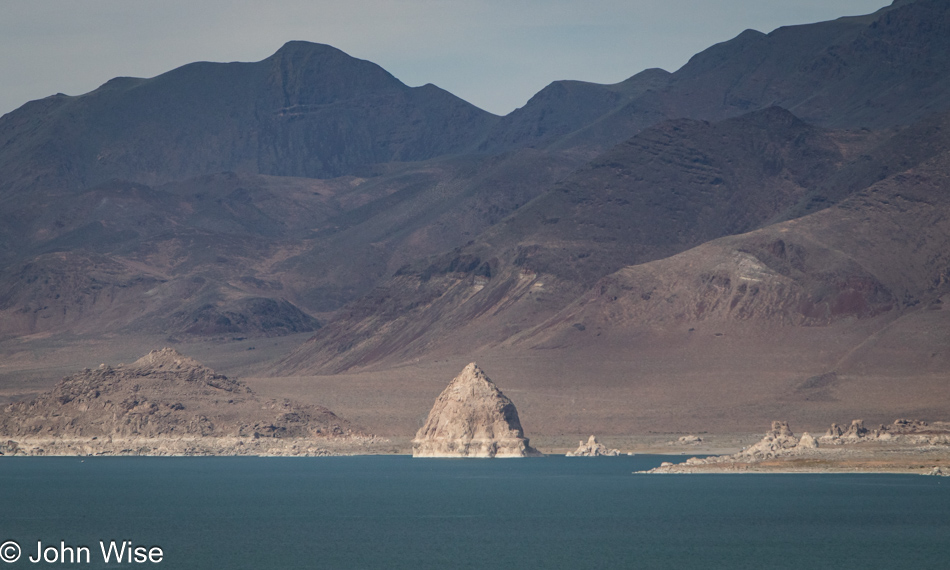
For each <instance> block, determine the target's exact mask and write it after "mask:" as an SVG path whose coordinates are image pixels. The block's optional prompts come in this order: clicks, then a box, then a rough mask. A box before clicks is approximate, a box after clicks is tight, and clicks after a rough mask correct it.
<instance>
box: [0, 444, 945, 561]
mask: <svg viewBox="0 0 950 570" xmlns="http://www.w3.org/2000/svg"><path fill="white" fill-rule="evenodd" d="M666 459H667V458H663V457H660V456H637V457H618V458H595V459H589V458H564V457H546V458H538V459H524V460H439V459H415V460H414V459H411V458H408V457H391V456H390V457H339V458H223V457H217V458H145V457H143V458H86V459H85V460H80V459H79V458H0V543H2V542H6V541H8V540H13V541H16V542H17V543H18V544H19V545H20V546H21V547H22V556H21V558H20V560H19V561H18V562H16V563H13V564H4V563H3V562H0V569H2V568H5V567H9V568H44V567H70V568H77V567H81V568H106V567H111V568H120V567H125V568H128V567H139V568H142V567H157V568H175V569H177V568H200V569H244V568H248V569H251V568H254V569H258V568H260V569H281V570H285V569H293V568H328V569H333V568H385V569H399V568H648V569H649V568H677V569H680V570H682V569H689V568H755V569H762V568H803V569H811V568H890V569H895V568H950V480H947V479H942V478H937V477H921V476H911V475H691V476H644V475H632V474H631V472H632V471H635V470H640V469H646V468H650V467H654V466H656V465H659V463H660V462H661V461H664V460H666ZM100 540H105V541H106V542H108V541H110V540H116V541H123V540H129V541H131V542H132V543H133V545H136V546H137V545H143V546H155V545H158V546H160V547H161V548H162V549H163V552H164V560H163V561H162V562H161V563H159V564H150V563H145V564H134V563H133V564H122V565H116V564H114V563H113V564H110V565H105V564H103V562H102V555H101V554H100V552H99V541H100ZM37 541H42V542H43V544H44V546H47V545H55V546H56V547H57V548H58V547H59V546H60V541H64V542H65V544H66V545H71V546H78V545H85V546H89V547H90V549H91V553H92V555H91V563H90V564H61V563H46V562H43V561H41V562H39V563H36V564H33V563H30V562H29V560H28V557H30V556H35V554H36V549H37V547H36V543H37Z"/></svg>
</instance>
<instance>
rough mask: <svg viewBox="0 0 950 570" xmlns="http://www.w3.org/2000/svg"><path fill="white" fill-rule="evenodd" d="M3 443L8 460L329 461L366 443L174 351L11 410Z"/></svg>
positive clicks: (325, 414)
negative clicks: (333, 450) (348, 444)
mask: <svg viewBox="0 0 950 570" xmlns="http://www.w3.org/2000/svg"><path fill="white" fill-rule="evenodd" d="M0 436H2V439H0V441H6V440H9V441H7V443H6V445H4V446H2V447H0V454H8V455H9V454H27V455H88V454H97V455H102V454H127V455H130V454H131V455H324V454H327V453H328V451H327V449H326V445H324V444H329V443H333V444H334V445H335V444H336V443H338V442H341V441H342V440H344V439H352V438H353V437H356V438H357V439H360V438H361V437H362V436H359V435H357V434H355V433H354V432H353V430H352V429H351V428H350V426H349V424H348V423H347V422H346V421H345V420H342V419H340V418H339V417H337V416H336V415H335V414H334V413H333V412H331V411H330V410H328V409H326V408H323V407H320V406H312V405H307V404H301V403H298V402H293V401H291V400H270V399H264V398H261V397H259V396H257V395H256V394H255V393H254V392H252V391H251V389H250V388H248V387H247V386H246V385H244V384H243V383H242V382H239V381H237V380H232V379H230V378H228V377H227V376H224V375H221V374H217V373H215V371H214V370H211V369H210V368H208V367H206V366H203V365H202V364H201V363H199V362H197V361H195V360H193V359H191V358H188V357H186V356H183V355H181V354H180V353H178V352H177V351H175V350H173V349H170V348H165V349H162V350H156V351H152V352H150V353H148V354H147V355H145V356H144V357H142V358H140V359H139V360H137V361H135V362H134V363H132V364H130V365H121V364H120V365H119V366H116V367H114V368H113V367H112V366H107V365H105V364H102V365H100V366H99V368H97V369H95V370H90V369H88V368H87V369H86V370H84V371H82V372H80V373H78V374H74V375H72V376H68V377H66V378H64V379H63V380H62V381H60V382H59V384H57V385H56V386H55V387H54V388H53V389H52V390H51V391H49V392H47V393H45V394H41V395H40V396H38V397H37V398H36V399H35V400H32V401H24V402H16V403H13V404H10V405H9V406H7V407H6V408H5V409H3V410H0ZM331 440H332V441H331Z"/></svg>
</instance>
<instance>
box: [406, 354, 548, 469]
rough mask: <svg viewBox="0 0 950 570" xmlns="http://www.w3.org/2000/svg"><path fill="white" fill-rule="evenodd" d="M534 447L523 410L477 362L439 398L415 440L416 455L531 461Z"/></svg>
mask: <svg viewBox="0 0 950 570" xmlns="http://www.w3.org/2000/svg"><path fill="white" fill-rule="evenodd" d="M528 455H540V454H539V453H538V452H537V451H536V450H535V449H533V448H532V447H531V446H529V445H528V439H527V438H526V437H525V436H524V432H523V431H522V429H521V422H520V421H519V420H518V410H516V409H515V405H514V404H512V403H511V400H509V399H508V398H506V397H505V395H504V394H502V393H501V390H499V389H498V387H497V386H495V384H494V383H493V382H492V381H491V379H489V378H488V376H486V375H485V373H484V372H482V370H481V369H480V368H479V367H478V366H476V365H475V363H474V362H473V363H471V364H469V365H468V366H466V367H465V369H464V370H462V372H461V373H460V374H459V375H458V376H456V377H455V379H454V380H452V382H451V383H450V384H449V385H448V387H447V388H446V389H445V390H443V391H442V393H441V394H439V397H438V398H437V399H436V401H435V405H434V406H432V411H430V412H429V417H428V419H426V423H425V425H424V426H422V429H420V430H419V431H418V432H417V433H416V438H415V439H414V440H412V456H413V457H525V456H528Z"/></svg>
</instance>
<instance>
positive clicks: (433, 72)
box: [0, 0, 890, 115]
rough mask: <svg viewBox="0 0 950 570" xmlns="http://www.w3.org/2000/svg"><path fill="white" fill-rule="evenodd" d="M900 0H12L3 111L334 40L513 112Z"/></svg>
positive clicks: (0, 12)
mask: <svg viewBox="0 0 950 570" xmlns="http://www.w3.org/2000/svg"><path fill="white" fill-rule="evenodd" d="M889 3H890V0H781V1H773V0H584V1H583V2H581V1H579V0H570V1H569V0H386V1H383V0H276V1H268V2H260V1H259V0H200V1H196V0H161V1H160V2H158V1H154V2H153V1H146V0H4V1H3V2H0V77H2V81H0V114H3V113H7V112H9V111H12V110H13V109H15V108H17V107H19V106H20V105H22V104H24V103H26V102H27V101H30V100H33V99H40V98H43V97H46V96H48V95H52V94H55V93H66V94H67V95H80V94H82V93H86V92H89V91H92V90H93V89H95V88H96V87H98V86H99V85H101V84H102V83H105V82H106V81H108V80H109V79H111V78H113V77H118V76H132V77H154V76H155V75H159V74H161V73H163V72H165V71H169V70H171V69H174V68H176V67H179V66H181V65H184V64H186V63H191V62H194V61H259V60H262V59H264V58H266V57H268V56H269V55H271V54H273V53H274V52H275V51H277V50H278V49H279V48H280V46H281V45H283V44H284V43H285V42H287V41H290V40H306V41H312V42H319V43H324V44H330V45H332V46H334V47H336V48H339V49H341V50H343V51H345V52H346V53H348V54H350V55H351V56H353V57H357V58H360V59H366V60H369V61H372V62H374V63H376V64H379V65H380V66H382V67H383V68H385V69H386V70H387V71H389V72H390V73H392V74H393V75H395V76H396V77H397V78H399V79H400V80H402V81H403V82H404V83H406V84H408V85H411V86H417V85H424V84H426V83H434V84H436V85H438V86H439V87H442V88H443V89H446V90H448V91H450V92H452V93H454V94H455V95H457V96H459V97H461V98H463V99H465V100H467V101H469V102H470V103H473V104H475V105H477V106H479V107H481V108H482V109H485V110H487V111H490V112H492V113H496V114H502V115H503V114H507V113H509V112H511V111H512V110H514V109H515V108H517V107H520V106H522V105H524V104H525V103H526V102H527V100H528V99H530V98H531V96H532V95H534V94H535V93H536V92H538V91H540V90H541V89H542V88H543V87H544V86H546V85H547V84H549V83H551V82H552V81H556V80H560V79H576V80H582V81H592V82H597V83H616V82H619V81H622V80H624V79H626V78H627V77H630V76H631V75H634V74H635V73H637V72H639V71H642V70H644V69H648V68H651V67H661V68H663V69H666V70H668V71H675V70H676V69H678V68H679V67H680V66H682V65H683V64H685V63H686V62H687V61H688V60H689V58H690V56H692V55H693V54H695V53H697V52H699V51H701V50H703V49H705V48H707V47H709V46H710V45H713V44H715V43H718V42H722V41H726V40H728V39H730V38H733V37H735V36H736V35H738V34H739V33H740V32H742V31H743V30H745V29H749V28H752V29H756V30H759V31H762V32H769V31H772V30H774V29H775V28H777V27H780V26H783V25H795V24H804V23H811V22H817V21H822V20H830V19H834V18H837V17H840V16H852V15H858V14H867V13H871V12H874V11H875V10H877V9H879V8H881V7H883V6H885V5H887V4H889Z"/></svg>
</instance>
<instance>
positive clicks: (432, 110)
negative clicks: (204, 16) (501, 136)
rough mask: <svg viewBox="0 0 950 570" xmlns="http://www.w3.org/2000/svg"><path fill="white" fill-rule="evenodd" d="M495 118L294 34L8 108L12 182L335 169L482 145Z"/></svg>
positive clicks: (3, 128) (3, 164)
mask: <svg viewBox="0 0 950 570" xmlns="http://www.w3.org/2000/svg"><path fill="white" fill-rule="evenodd" d="M495 122H497V118H496V117H495V116H493V115H491V114H489V113H486V112H484V111H482V110H480V109H478V108H476V107H474V106H472V105H470V104H468V103H466V102H464V101H462V100H461V99H458V98H457V97H455V96H453V95H451V94H450V93H447V92H445V91H443V90H441V89H439V88H437V87H435V86H433V85H426V86H424V87H418V88H410V87H407V86H406V85H404V84H403V83H401V82H400V81H399V80H397V79H396V78H395V77H393V76H392V75H390V74H389V73H387V72H386V71H385V70H383V69H382V68H380V67H379V66H377V65H375V64H373V63H370V62H367V61H362V60H358V59H354V58H352V57H350V56H348V55H346V54H345V53H343V52H341V51H339V50H337V49H335V48H332V47H330V46H325V45H320V44H311V43H306V42H291V43H288V44H286V45H285V46H284V47H283V48H281V49H280V50H279V51H278V52H277V53H275V54H274V55H273V56H271V57H269V58H267V59H265V60H263V61H260V62H257V63H227V64H223V63H193V64H190V65H186V66H184V67H181V68H178V69H176V70H174V71H170V72H168V73H165V74H163V75H160V76H158V77H155V78H152V79H133V78H117V79H113V80H112V81H110V82H108V83H106V84H105V85H103V86H102V87H100V88H99V89H97V90H95V91H93V92H91V93H88V94H86V95H82V96H79V97H67V96H65V95H55V96H53V97H49V98H47V99H43V100H41V101H34V102H32V103H30V104H28V105H25V106H24V107H21V108H20V109H18V110H16V111H14V112H12V113H10V114H8V115H5V116H4V117H3V118H2V119H0V148H2V149H3V150H2V151H0V171H2V172H3V175H4V176H3V181H2V182H0V190H7V191H9V190H10V189H21V190H22V189H28V188H35V187H36V186H37V185H43V186H48V187H54V188H60V187H67V188H88V187H91V186H94V185H96V184H99V183H102V182H104V181H107V180H110V179H113V178H121V179H123V180H129V181H134V182H141V183H145V184H158V183H164V182H168V181H171V180H181V179H185V178H190V177H193V176H196V175H201V174H208V173H214V172H221V171H237V172H246V173H254V174H267V175H277V176H305V177H316V178H328V177H332V176H339V175H342V174H350V173H354V172H355V171H357V170H359V169H361V168H363V167H366V166H367V165H371V164H375V163H383V162H390V161H417V160H424V159H427V158H431V157H434V156H440V155H445V154H455V153H460V152H463V151H466V150H470V149H472V148H474V146H475V145H476V144H477V143H478V141H479V140H480V139H481V137H482V136H484V133H485V132H486V131H487V129H488V128H490V127H491V126H492V125H493V124H495Z"/></svg>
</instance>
